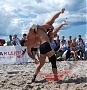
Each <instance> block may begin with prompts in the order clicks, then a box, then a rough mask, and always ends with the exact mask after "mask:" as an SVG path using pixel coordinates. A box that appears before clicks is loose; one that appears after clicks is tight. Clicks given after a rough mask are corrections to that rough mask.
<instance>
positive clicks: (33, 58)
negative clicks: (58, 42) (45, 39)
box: [26, 46, 39, 64]
mask: <svg viewBox="0 0 87 90" xmlns="http://www.w3.org/2000/svg"><path fill="white" fill-rule="evenodd" d="M26 51H27V53H28V56H29V57H30V58H31V59H32V60H33V61H34V62H35V64H38V63H39V61H38V60H37V59H36V58H35V57H34V56H33V55H32V54H31V48H30V47H29V46H27V47H26Z"/></svg>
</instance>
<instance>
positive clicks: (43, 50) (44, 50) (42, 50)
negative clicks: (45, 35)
mask: <svg viewBox="0 0 87 90" xmlns="http://www.w3.org/2000/svg"><path fill="white" fill-rule="evenodd" d="M51 50H52V48H51V46H50V44H49V42H45V43H43V44H41V45H40V53H41V54H46V53H48V52H50V51H51Z"/></svg>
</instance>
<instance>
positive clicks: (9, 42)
mask: <svg viewBox="0 0 87 90" xmlns="http://www.w3.org/2000/svg"><path fill="white" fill-rule="evenodd" d="M12 45H13V44H12V35H9V41H7V46H12Z"/></svg>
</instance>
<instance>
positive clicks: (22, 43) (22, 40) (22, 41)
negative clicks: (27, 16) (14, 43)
mask: <svg viewBox="0 0 87 90" xmlns="http://www.w3.org/2000/svg"><path fill="white" fill-rule="evenodd" d="M26 36H27V34H23V38H22V39H21V40H20V44H21V46H25V41H26Z"/></svg>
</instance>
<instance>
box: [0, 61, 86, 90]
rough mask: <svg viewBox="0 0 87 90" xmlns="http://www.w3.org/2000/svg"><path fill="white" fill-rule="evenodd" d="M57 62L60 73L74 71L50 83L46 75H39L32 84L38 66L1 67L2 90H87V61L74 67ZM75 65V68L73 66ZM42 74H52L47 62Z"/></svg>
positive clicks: (29, 64) (0, 89)
mask: <svg viewBox="0 0 87 90" xmlns="http://www.w3.org/2000/svg"><path fill="white" fill-rule="evenodd" d="M69 65H70V64H67V63H66V62H64V61H62V62H60V61H59V62H57V68H58V73H61V72H63V71H64V70H72V73H69V74H65V75H64V77H63V78H62V79H61V80H59V81H54V82H48V81H47V80H46V78H45V77H44V75H42V74H38V76H37V78H36V82H33V83H32V82H31V79H32V75H33V74H34V71H35V68H36V66H37V65H36V64H34V63H27V64H22V65H0V90H87V61H78V62H77V63H75V65H73V64H72V63H71V66H69ZM72 65H73V66H72ZM41 73H46V74H49V73H52V70H51V64H50V63H49V62H46V63H45V65H44V66H43V68H42V69H41Z"/></svg>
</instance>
